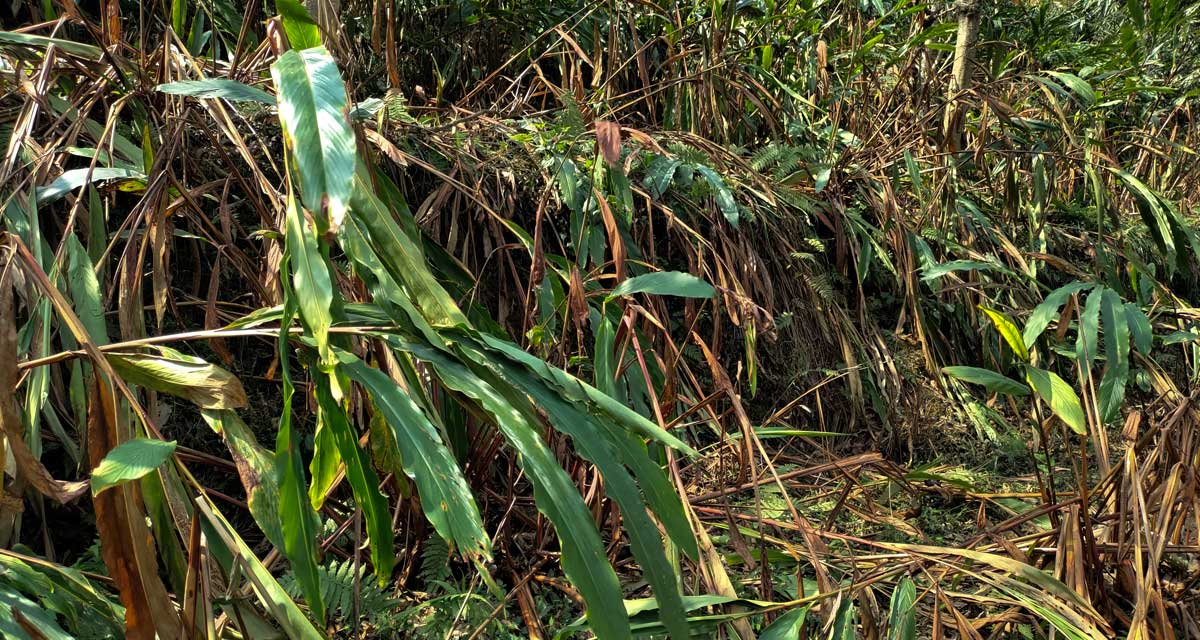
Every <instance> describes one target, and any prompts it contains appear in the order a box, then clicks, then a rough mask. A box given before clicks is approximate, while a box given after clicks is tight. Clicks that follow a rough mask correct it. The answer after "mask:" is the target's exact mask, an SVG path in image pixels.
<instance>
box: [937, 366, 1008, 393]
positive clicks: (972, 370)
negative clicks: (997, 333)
mask: <svg viewBox="0 0 1200 640" xmlns="http://www.w3.org/2000/svg"><path fill="white" fill-rule="evenodd" d="M942 373H945V374H946V375H948V376H951V377H953V378H957V379H959V380H962V381H963V382H970V383H971V384H977V385H981V386H982V387H984V388H985V389H987V390H988V391H991V392H993V393H1003V394H1007V395H1011V396H1027V395H1029V387H1027V386H1025V385H1023V384H1021V383H1020V382H1017V381H1016V380H1013V379H1012V378H1009V377H1008V376H1006V375H1004V374H1001V373H997V372H995V371H992V370H991V369H981V368H979V367H943V368H942Z"/></svg>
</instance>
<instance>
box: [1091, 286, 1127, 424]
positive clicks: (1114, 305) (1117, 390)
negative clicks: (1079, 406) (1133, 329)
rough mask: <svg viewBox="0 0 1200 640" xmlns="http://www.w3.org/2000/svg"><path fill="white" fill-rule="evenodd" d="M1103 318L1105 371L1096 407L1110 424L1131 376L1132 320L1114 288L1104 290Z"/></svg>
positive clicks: (1118, 412) (1114, 417)
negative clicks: (1130, 337) (1129, 318)
mask: <svg viewBox="0 0 1200 640" xmlns="http://www.w3.org/2000/svg"><path fill="white" fill-rule="evenodd" d="M1100 315H1101V318H1102V319H1103V321H1104V355H1105V358H1106V362H1105V367H1104V375H1103V377H1101V379H1100V388H1099V389H1097V392H1096V394H1097V396H1098V397H1097V404H1098V405H1099V406H1098V407H1097V408H1098V409H1099V410H1100V421H1101V422H1102V423H1104V424H1108V423H1110V422H1112V421H1113V420H1115V419H1116V418H1117V417H1118V416H1119V415H1120V413H1121V407H1122V405H1124V403H1125V383H1126V381H1128V380H1129V321H1128V319H1127V318H1126V315H1125V304H1124V303H1123V302H1121V296H1120V295H1118V294H1117V292H1116V291H1113V290H1112V289H1105V290H1104V298H1103V302H1102V306H1101V308H1100Z"/></svg>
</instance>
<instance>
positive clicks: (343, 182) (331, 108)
mask: <svg viewBox="0 0 1200 640" xmlns="http://www.w3.org/2000/svg"><path fill="white" fill-rule="evenodd" d="M271 78H272V79H273V80H274V81H275V92H276V94H277V95H278V100H279V121H280V123H281V124H282V125H283V132H284V137H285V139H286V141H287V144H288V147H289V148H290V149H291V151H292V158H293V160H294V165H293V168H294V169H295V171H296V174H297V178H298V179H299V182H300V193H301V199H302V200H303V202H304V206H305V208H307V209H308V210H309V211H311V212H314V215H315V214H317V213H320V214H322V215H323V214H324V212H325V211H326V208H327V207H328V212H329V219H330V220H331V222H332V226H333V227H337V226H339V225H341V222H342V218H343V217H345V214H346V209H347V208H348V207H349V206H350V193H351V191H352V190H353V188H354V171H355V163H356V161H357V160H356V153H357V147H356V145H355V141H354V129H352V128H351V126H350V121H349V119H348V116H347V114H348V113H349V110H348V106H347V105H348V103H349V100H348V99H347V98H346V87H345V85H344V84H342V77H341V75H340V74H339V73H338V68H337V64H336V63H335V62H334V61H333V58H332V57H330V55H329V53H328V52H327V51H325V48H324V47H315V48H312V49H305V50H304V51H296V50H292V51H288V52H287V53H285V54H283V55H282V56H280V57H279V60H278V61H277V62H276V63H275V64H273V65H271ZM322 220H324V218H323V217H322ZM325 226H326V225H324V224H321V223H318V226H317V230H318V232H320V233H324V231H325Z"/></svg>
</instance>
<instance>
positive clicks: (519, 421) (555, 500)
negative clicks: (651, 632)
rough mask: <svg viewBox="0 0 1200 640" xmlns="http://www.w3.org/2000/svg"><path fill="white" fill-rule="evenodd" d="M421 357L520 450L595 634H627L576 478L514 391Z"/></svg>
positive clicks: (617, 588) (439, 359)
mask: <svg viewBox="0 0 1200 640" xmlns="http://www.w3.org/2000/svg"><path fill="white" fill-rule="evenodd" d="M421 357H422V359H429V361H430V362H431V364H432V365H433V367H434V370H435V371H436V372H437V375H438V378H439V379H440V380H441V381H442V383H443V384H445V385H446V386H447V387H449V388H450V389H453V390H455V391H458V392H459V393H461V394H463V395H465V396H467V397H468V398H472V399H474V400H475V401H477V402H479V404H480V405H481V406H482V407H483V409H484V410H485V411H486V412H487V413H489V414H490V415H492V416H493V417H494V418H495V420H496V425H497V426H498V427H499V429H500V431H501V433H503V434H504V437H505V439H506V440H507V441H508V443H509V444H510V445H511V446H512V448H513V449H514V450H515V451H516V453H517V454H518V458H517V460H518V461H519V463H520V465H521V468H522V470H523V471H524V472H525V474H526V476H527V477H528V478H529V480H530V482H531V483H532V484H533V490H534V503H535V504H536V505H537V508H538V510H539V511H541V512H542V513H544V514H546V517H547V518H548V519H549V520H550V522H551V523H553V524H554V529H555V531H556V532H557V534H558V539H559V543H560V545H561V547H562V566H563V570H564V571H565V573H566V574H567V578H569V579H570V580H571V583H572V584H574V585H575V586H576V588H578V589H579V593H580V594H581V595H582V596H583V598H584V601H585V602H586V603H587V609H588V621H589V623H590V624H591V625H592V630H593V631H594V632H595V633H596V637H597V638H600V640H610V639H613V640H616V639H622V640H623V639H625V638H628V637H629V635H630V632H629V621H628V620H627V619H626V618H625V617H624V616H620V615H613V613H614V612H616V611H620V610H621V609H620V607H621V585H620V582H619V581H618V580H617V574H616V572H615V571H613V568H612V566H611V565H610V564H609V562H608V558H607V556H606V555H605V551H604V544H603V542H602V541H601V539H600V534H599V532H598V531H597V530H596V524H595V522H594V521H593V520H592V516H591V512H590V511H588V508H587V505H586V504H584V502H583V498H582V497H581V496H580V495H579V492H578V490H577V489H576V488H575V483H574V481H572V479H571V477H570V476H569V475H567V473H566V472H565V471H563V469H562V467H560V466H559V465H558V462H557V460H556V459H555V457H554V454H553V453H552V452H551V451H550V449H549V447H547V446H546V443H545V441H544V440H543V439H542V434H541V430H540V429H539V428H538V427H537V426H535V423H534V422H531V420H530V417H529V416H527V415H526V414H525V413H523V412H522V411H521V410H520V409H519V406H520V405H514V402H517V401H518V396H517V395H515V394H512V395H508V396H506V395H505V394H503V393H502V392H500V391H499V390H497V388H496V387H495V386H493V382H494V380H489V379H488V378H487V377H485V376H481V375H479V374H480V372H479V371H477V370H475V369H468V368H467V367H466V366H465V365H464V364H462V363H461V362H458V361H456V359H452V358H449V357H445V356H443V355H441V354H439V352H437V351H433V350H431V351H430V352H428V353H424V354H422V356H421ZM500 386H501V387H503V385H500Z"/></svg>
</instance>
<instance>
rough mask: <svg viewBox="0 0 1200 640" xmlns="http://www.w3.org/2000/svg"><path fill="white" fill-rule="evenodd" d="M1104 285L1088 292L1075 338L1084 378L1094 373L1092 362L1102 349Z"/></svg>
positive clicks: (1077, 355)
mask: <svg viewBox="0 0 1200 640" xmlns="http://www.w3.org/2000/svg"><path fill="white" fill-rule="evenodd" d="M1104 289H1105V288H1104V287H1099V286H1098V287H1096V288H1095V289H1093V290H1092V292H1091V293H1089V294H1088V297H1087V302H1086V303H1084V305H1083V313H1082V314H1080V316H1079V335H1078V336H1076V338H1075V358H1076V359H1077V360H1078V361H1079V364H1080V368H1081V369H1082V370H1083V378H1084V380H1087V379H1088V378H1090V377H1091V375H1092V363H1093V362H1095V361H1096V356H1097V355H1098V353H1097V352H1098V351H1100V306H1101V303H1102V302H1103V300H1104Z"/></svg>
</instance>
